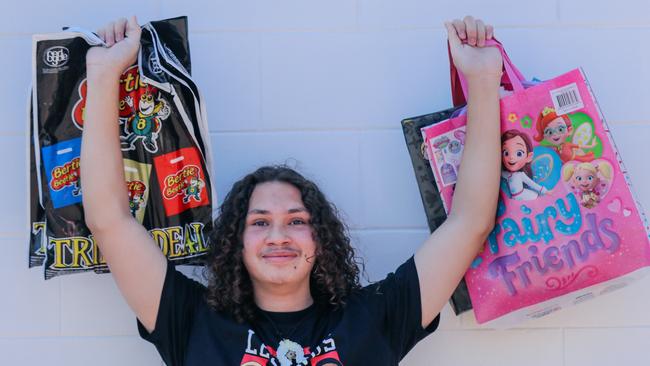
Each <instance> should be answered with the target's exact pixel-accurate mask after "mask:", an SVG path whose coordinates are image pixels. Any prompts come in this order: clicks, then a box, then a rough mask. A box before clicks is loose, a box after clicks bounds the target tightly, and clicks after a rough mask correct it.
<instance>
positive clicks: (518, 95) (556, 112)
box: [422, 44, 650, 327]
mask: <svg viewBox="0 0 650 366" xmlns="http://www.w3.org/2000/svg"><path fill="white" fill-rule="evenodd" d="M497 46H499V47H500V44H497ZM501 50H502V54H503V55H504V68H505V71H506V72H505V74H506V77H507V78H508V81H509V82H510V83H512V88H513V92H512V93H510V94H509V95H506V96H503V97H502V98H501V102H500V104H501V133H502V134H501V147H502V149H501V155H502V156H501V160H502V166H501V177H502V182H501V189H500V192H499V196H500V198H499V204H498V210H497V213H496V224H495V227H494V229H493V230H492V232H491V233H490V235H489V236H488V239H487V242H486V243H485V247H484V248H483V250H482V251H481V253H480V254H479V255H478V256H477V258H476V259H475V260H474V262H473V263H472V266H471V268H470V269H469V270H468V271H467V273H466V275H465V280H466V283H467V287H468V290H469V294H470V298H471V301H472V305H473V308H474V312H475V315H476V319H477V321H478V322H479V323H486V322H490V325H493V326H497V327H499V326H507V325H511V324H514V323H516V322H519V321H522V320H525V319H531V318H538V317H542V316H544V315H547V314H549V313H552V312H554V311H557V310H559V309H561V308H563V307H565V306H569V305H573V304H577V303H580V302H582V301H585V300H587V299H591V298H594V297H596V296H599V295H601V294H605V293H608V292H610V291H613V290H615V289H618V288H621V287H624V286H625V285H627V284H628V283H630V282H631V281H633V280H635V279H637V278H639V277H641V276H642V275H644V274H645V273H646V272H647V271H648V268H650V240H649V236H648V233H649V232H650V228H649V227H648V222H647V220H646V217H645V215H644V213H643V211H642V210H641V207H640V205H639V203H638V201H637V200H636V199H635V197H634V195H633V194H632V192H631V184H630V181H629V178H628V176H627V172H626V170H625V167H624V166H623V162H622V161H621V159H620V156H619V154H618V151H617V150H616V147H615V145H614V143H613V139H612V136H611V134H610V131H609V129H608V128H607V125H606V123H605V121H604V120H603V117H602V115H601V113H600V110H599V108H598V105H597V103H596V100H595V98H594V97H593V94H592V91H591V89H590V87H589V84H588V82H587V80H586V78H585V76H584V74H583V72H582V70H580V69H575V70H572V71H570V72H568V73H566V74H563V75H560V76H558V77H556V78H554V79H551V80H547V81H544V82H541V83H539V84H537V85H534V86H530V87H528V88H524V87H523V84H522V81H523V77H522V76H521V73H519V72H518V70H516V68H515V67H514V65H512V63H511V61H510V60H509V58H507V55H506V54H505V52H503V49H502V48H501ZM515 70H516V71H515ZM460 80H461V84H462V82H463V78H462V75H460ZM465 124H466V116H464V115H463V116H459V117H457V118H452V119H449V120H448V121H444V122H441V123H439V124H435V125H433V126H430V127H427V128H425V129H423V130H422V133H423V137H424V139H425V141H426V142H427V149H428V153H429V161H430V163H431V168H432V170H433V172H434V176H435V181H436V185H437V186H438V187H439V189H440V194H441V197H442V200H443V202H444V205H445V210H446V211H447V212H449V210H450V208H451V206H452V205H453V201H452V198H453V187H454V183H455V181H456V179H457V175H456V173H457V171H458V165H459V164H460V157H461V155H462V149H463V146H464V144H463V139H462V138H461V137H462V136H464V134H465Z"/></svg>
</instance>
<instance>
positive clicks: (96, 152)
mask: <svg viewBox="0 0 650 366" xmlns="http://www.w3.org/2000/svg"><path fill="white" fill-rule="evenodd" d="M87 82H88V93H87V99H86V107H85V117H86V118H85V120H84V130H83V138H82V143H81V167H80V168H81V182H82V185H83V190H84V191H83V192H84V193H83V205H84V212H85V216H86V222H87V224H88V225H89V227H91V228H98V227H101V226H104V225H111V223H112V222H115V221H116V220H118V219H121V218H123V217H124V216H125V215H129V208H128V202H127V192H126V185H125V182H124V167H123V162H122V152H121V150H120V141H119V135H120V133H119V124H118V112H117V103H118V96H119V74H115V73H108V72H104V73H102V72H100V71H93V70H89V72H88V79H87Z"/></svg>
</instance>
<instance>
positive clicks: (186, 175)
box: [154, 147, 210, 216]
mask: <svg viewBox="0 0 650 366" xmlns="http://www.w3.org/2000/svg"><path fill="white" fill-rule="evenodd" d="M154 165H155V167H156V173H157V176H158V184H159V185H160V191H161V192H162V195H163V205H164V207H165V214H166V215H167V216H172V215H177V214H179V213H181V212H183V211H185V210H187V209H190V208H193V207H199V206H205V205H209V204H210V200H209V198H208V193H207V192H206V183H205V175H204V173H203V169H202V168H201V158H200V155H199V152H198V150H197V149H196V148H194V147H187V148H183V149H180V150H176V151H173V152H170V153H167V154H165V155H161V156H158V157H156V158H154Z"/></svg>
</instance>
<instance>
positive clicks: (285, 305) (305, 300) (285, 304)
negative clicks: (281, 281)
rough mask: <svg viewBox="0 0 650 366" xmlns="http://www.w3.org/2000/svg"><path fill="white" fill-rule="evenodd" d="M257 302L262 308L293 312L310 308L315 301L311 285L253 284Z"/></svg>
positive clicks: (272, 310)
mask: <svg viewBox="0 0 650 366" xmlns="http://www.w3.org/2000/svg"><path fill="white" fill-rule="evenodd" d="M253 292H254V296H255V304H256V305H257V307H259V308H260V309H262V310H265V311H271V312H281V313H286V312H292V311H300V310H304V309H306V308H308V307H309V306H311V305H312V304H313V303H314V299H313V298H312V297H311V292H310V290H309V286H307V287H300V288H295V287H291V288H288V287H287V286H282V285H277V286H259V285H258V286H256V285H255V284H254V285H253Z"/></svg>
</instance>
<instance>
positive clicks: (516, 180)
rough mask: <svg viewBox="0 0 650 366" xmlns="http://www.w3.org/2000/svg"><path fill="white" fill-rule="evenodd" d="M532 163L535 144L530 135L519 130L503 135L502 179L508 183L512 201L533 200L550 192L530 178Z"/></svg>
mask: <svg viewBox="0 0 650 366" xmlns="http://www.w3.org/2000/svg"><path fill="white" fill-rule="evenodd" d="M532 161H533V144H532V143H531V142H530V137H528V135H526V134H525V133H523V132H521V131H517V130H508V131H506V132H504V133H503V134H502V135H501V163H502V167H503V170H502V171H501V177H502V178H504V179H505V180H506V182H507V183H508V188H509V189H510V196H511V197H512V199H515V200H520V201H525V200H533V199H535V198H537V197H538V196H539V195H543V194H546V193H547V192H548V191H547V189H546V188H544V187H543V186H541V185H540V184H538V183H537V182H535V181H534V180H532V179H531V178H530V177H531V176H532V169H531V167H530V164H531V163H532ZM524 185H526V186H528V188H524Z"/></svg>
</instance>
